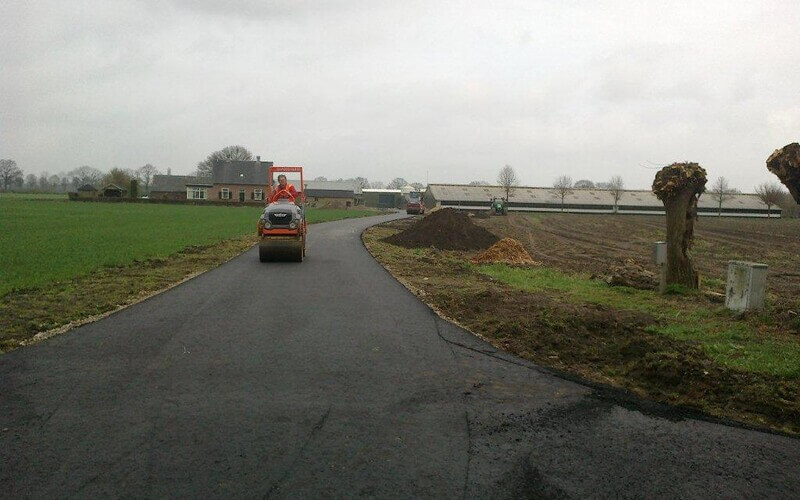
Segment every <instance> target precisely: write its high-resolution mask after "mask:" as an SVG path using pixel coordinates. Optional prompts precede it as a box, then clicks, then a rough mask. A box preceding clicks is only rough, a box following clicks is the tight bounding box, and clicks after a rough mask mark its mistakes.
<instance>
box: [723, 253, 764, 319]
mask: <svg viewBox="0 0 800 500" xmlns="http://www.w3.org/2000/svg"><path fill="white" fill-rule="evenodd" d="M766 288H767V265H766V264H758V263H756V262H742V261H738V260H731V261H728V285H727V286H726V288H725V307H727V308H728V309H730V310H732V311H752V310H756V309H761V308H763V307H764V296H765V293H766Z"/></svg>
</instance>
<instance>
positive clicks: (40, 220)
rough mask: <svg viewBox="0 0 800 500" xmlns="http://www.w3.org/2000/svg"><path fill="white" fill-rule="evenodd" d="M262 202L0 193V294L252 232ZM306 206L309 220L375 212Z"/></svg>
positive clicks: (329, 219)
mask: <svg viewBox="0 0 800 500" xmlns="http://www.w3.org/2000/svg"><path fill="white" fill-rule="evenodd" d="M260 211H261V209H260V208H259V207H221V206H206V207H204V206H194V205H171V204H170V205H167V204H163V205H161V204H133V203H130V204H128V203H119V204H118V203H77V202H69V201H65V199H64V197H63V196H48V195H24V194H9V195H3V196H0V296H3V295H4V294H6V293H8V292H10V291H12V290H16V289H27V288H36V287H41V286H45V285H47V284H48V283H52V282H54V281H61V280H67V279H71V278H74V277H77V276H81V275H85V274H87V273H89V272H91V271H93V270H96V269H98V268H100V267H103V266H120V265H127V264H131V263H133V262H136V261H143V260H147V259H153V258H164V257H166V256H168V255H171V254H174V253H176V252H178V251H180V250H181V249H183V248H186V247H189V246H203V245H212V244H215V243H217V242H219V241H222V240H225V239H229V238H234V237H237V236H241V235H243V234H247V233H251V232H253V233H254V232H255V225H256V221H257V219H258V215H259V213H260ZM375 213H377V212H375V211H368V210H333V209H324V210H323V209H319V210H314V209H309V210H308V213H307V217H308V221H309V223H314V222H325V221H331V220H336V219H342V218H347V217H359V216H365V215H373V214H375Z"/></svg>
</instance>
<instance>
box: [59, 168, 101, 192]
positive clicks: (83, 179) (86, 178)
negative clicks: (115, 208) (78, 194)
mask: <svg viewBox="0 0 800 500" xmlns="http://www.w3.org/2000/svg"><path fill="white" fill-rule="evenodd" d="M67 175H69V176H70V177H72V178H73V179H78V182H77V184H78V187H80V186H84V185H86V184H91V185H95V184H97V183H99V182H100V181H101V180H102V179H103V172H101V171H99V170H98V169H96V168H94V167H90V166H89V165H83V166H82V167H78V168H76V169H75V170H71V171H70V172H67ZM95 187H98V186H95Z"/></svg>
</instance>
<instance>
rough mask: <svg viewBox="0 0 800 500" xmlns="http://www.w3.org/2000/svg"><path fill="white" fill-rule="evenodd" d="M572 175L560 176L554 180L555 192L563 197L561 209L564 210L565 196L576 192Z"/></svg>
mask: <svg viewBox="0 0 800 500" xmlns="http://www.w3.org/2000/svg"><path fill="white" fill-rule="evenodd" d="M572 187H573V186H572V177H570V176H568V175H562V176H559V177H558V179H556V180H555V182H553V191H552V192H553V194H555V195H556V196H558V197H559V198H561V211H562V212H563V211H564V198H566V197H567V196H569V195H571V194H572V193H574V191H573V190H572Z"/></svg>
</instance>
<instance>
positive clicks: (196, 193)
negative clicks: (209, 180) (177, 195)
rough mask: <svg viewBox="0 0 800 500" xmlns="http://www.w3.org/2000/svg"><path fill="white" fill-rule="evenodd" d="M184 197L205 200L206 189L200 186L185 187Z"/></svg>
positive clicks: (206, 196) (206, 195)
mask: <svg viewBox="0 0 800 500" xmlns="http://www.w3.org/2000/svg"><path fill="white" fill-rule="evenodd" d="M186 198H187V199H190V200H205V199H206V198H208V189H207V188H201V187H187V188H186Z"/></svg>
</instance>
